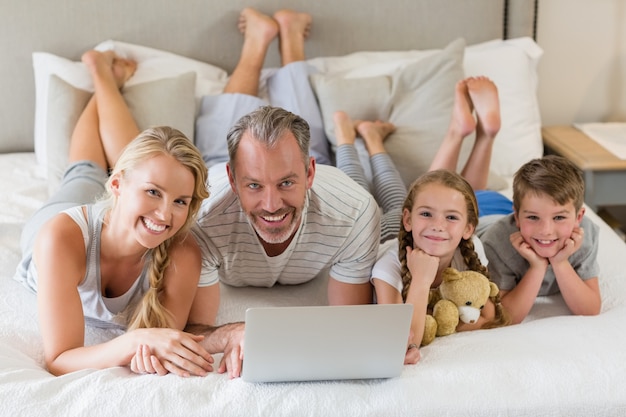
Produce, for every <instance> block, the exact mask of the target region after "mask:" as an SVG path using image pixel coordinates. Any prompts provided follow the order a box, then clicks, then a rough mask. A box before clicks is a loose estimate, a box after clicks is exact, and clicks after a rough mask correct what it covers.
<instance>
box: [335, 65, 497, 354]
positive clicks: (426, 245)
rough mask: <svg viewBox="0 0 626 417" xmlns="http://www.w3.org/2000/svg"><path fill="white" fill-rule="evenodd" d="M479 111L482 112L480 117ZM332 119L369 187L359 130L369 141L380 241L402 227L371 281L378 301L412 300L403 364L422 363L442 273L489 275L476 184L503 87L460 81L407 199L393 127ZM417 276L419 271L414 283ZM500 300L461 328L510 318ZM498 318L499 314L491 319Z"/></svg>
mask: <svg viewBox="0 0 626 417" xmlns="http://www.w3.org/2000/svg"><path fill="white" fill-rule="evenodd" d="M473 113H476V119H474V115H473ZM334 122H335V134H336V138H337V145H338V147H337V166H338V167H339V168H340V169H342V170H343V171H344V172H346V173H347V174H348V175H349V176H351V177H352V178H353V179H354V180H355V181H356V182H357V183H359V184H361V186H363V187H364V188H366V189H367V188H368V185H367V180H366V179H365V175H364V171H363V167H362V166H361V165H360V163H359V161H358V156H357V154H356V150H355V148H354V141H355V138H356V135H357V134H358V135H359V136H360V137H361V138H362V139H363V140H364V142H365V146H366V148H367V151H368V153H369V156H370V164H371V168H372V174H373V191H374V195H375V197H376V200H377V201H378V202H379V204H380V205H381V208H382V210H383V216H382V218H381V242H385V241H387V240H389V239H392V238H394V237H396V236H398V231H399V242H398V244H397V247H395V248H393V247H392V249H390V250H389V251H388V252H386V253H384V254H383V255H382V256H381V258H380V259H379V261H378V262H377V264H376V265H375V266H374V269H373V271H372V284H373V285H374V290H375V295H376V300H377V302H378V303H380V304H385V303H402V302H409V303H411V304H413V305H414V312H413V320H412V323H411V338H410V340H409V345H408V349H407V354H406V358H405V363H407V364H410V363H417V361H418V360H419V358H420V354H419V349H418V347H419V345H420V343H421V340H422V335H423V331H424V323H425V320H426V307H427V302H428V293H429V290H430V288H436V287H437V286H439V284H440V283H441V272H442V271H443V270H444V269H445V268H446V267H448V266H453V267H455V268H457V269H460V270H464V269H473V270H477V271H479V272H482V273H483V274H485V275H487V270H486V268H485V267H484V266H483V264H484V265H486V263H487V261H486V258H485V256H484V251H483V249H482V244H481V243H480V241H479V240H478V239H477V238H475V237H474V236H473V234H474V231H475V229H476V226H477V224H478V206H477V202H476V197H475V195H474V192H473V189H474V190H482V189H484V188H485V187H486V185H487V177H488V174H489V163H490V160H491V153H492V148H493V141H494V139H495V137H496V135H497V133H498V131H499V129H500V109H499V100H498V91H497V88H496V86H495V84H494V83H493V82H492V81H491V80H489V79H488V78H487V77H470V78H467V79H465V80H461V81H459V82H458V83H457V84H456V87H455V97H454V106H453V112H452V117H451V121H450V125H449V127H448V131H447V133H446V135H445V137H444V139H443V141H442V143H441V145H440V147H439V149H438V151H437V154H436V155H435V157H434V158H433V161H432V163H431V166H430V170H429V172H428V173H426V174H425V175H424V176H422V177H420V178H419V179H418V180H417V181H415V182H414V183H413V184H412V186H411V188H410V190H409V193H408V195H406V198H404V196H405V192H406V189H405V188H404V184H403V183H402V179H401V178H400V174H399V173H398V171H397V170H396V168H395V166H394V165H393V162H392V161H391V158H390V157H389V155H388V154H387V153H386V152H385V148H384V145H383V142H384V141H385V140H386V138H387V137H389V135H390V134H391V133H393V132H394V130H395V126H394V125H393V124H391V123H388V122H381V121H356V122H353V121H352V120H351V119H350V118H349V117H348V115H346V114H345V113H344V112H341V111H339V112H336V113H335V115H334ZM474 131H475V132H476V140H475V142H474V146H473V148H472V151H471V153H470V156H469V158H468V160H467V162H466V163H465V166H464V167H463V169H462V171H461V174H462V176H461V175H459V174H455V173H454V172H453V171H454V170H455V169H456V167H457V163H458V159H459V154H460V151H461V145H462V143H463V139H464V138H465V137H466V136H468V135H469V134H470V133H472V132H474ZM464 178H465V179H464ZM466 179H467V180H466ZM490 196H492V194H491V193H489V194H488V195H486V198H488V197H489V198H495V199H496V200H497V201H498V202H500V201H501V199H500V198H499V197H498V196H500V195H499V194H498V195H497V196H494V197H490ZM500 197H502V196H500ZM502 199H504V197H502ZM481 214H484V213H481ZM475 247H476V250H475V249H474V248H475ZM398 248H399V250H398ZM481 260H482V263H481ZM412 276H413V277H415V283H414V284H413V285H411V282H412V278H411V277H412ZM487 276H488V275H487ZM495 304H496V303H493V302H492V303H491V304H489V306H487V307H486V308H485V309H483V318H482V319H481V320H479V322H478V323H476V324H474V325H471V326H470V325H464V324H463V325H460V326H459V328H458V329H457V330H470V329H474V328H481V327H483V325H485V326H487V325H488V326H491V327H493V326H496V325H501V324H504V323H507V321H508V318H507V316H506V315H505V312H504V311H502V309H501V306H500V305H499V302H498V303H497V304H498V308H497V311H496V308H495ZM496 315H497V318H496ZM492 319H495V321H494V322H493V323H491V324H487V322H488V321H490V320H492Z"/></svg>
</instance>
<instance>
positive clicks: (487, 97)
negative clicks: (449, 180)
mask: <svg viewBox="0 0 626 417" xmlns="http://www.w3.org/2000/svg"><path fill="white" fill-rule="evenodd" d="M466 85H467V91H468V93H469V96H470V99H471V100H472V104H473V106H474V111H475V112H476V119H477V123H476V141H475V142H474V147H473V148H472V151H471V153H470V156H469V158H468V160H467V162H466V163H465V166H464V167H463V170H462V171H461V175H463V177H465V179H466V180H467V182H469V183H470V185H471V186H472V188H473V189H474V190H484V189H485V188H487V179H488V177H489V165H490V163H491V154H492V151H493V141H494V139H495V138H496V135H497V134H498V131H499V130H500V101H499V99H498V89H497V87H496V85H495V84H494V83H493V82H492V81H491V80H490V79H489V78H487V77H473V78H469V79H467V80H466Z"/></svg>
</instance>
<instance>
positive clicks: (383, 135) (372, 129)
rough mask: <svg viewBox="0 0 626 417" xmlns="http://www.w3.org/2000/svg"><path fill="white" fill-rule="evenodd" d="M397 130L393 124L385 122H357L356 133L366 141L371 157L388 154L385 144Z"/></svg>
mask: <svg viewBox="0 0 626 417" xmlns="http://www.w3.org/2000/svg"><path fill="white" fill-rule="evenodd" d="M395 130H396V126H395V125H394V124H393V123H390V122H383V121H381V120H376V121H370V120H364V121H357V122H356V131H357V132H358V133H359V135H360V136H361V137H362V138H363V140H364V141H365V146H366V147H367V152H368V153H369V154H370V156H371V155H374V154H377V153H383V152H386V151H385V147H384V146H383V142H384V141H385V139H387V138H388V137H389V135H390V134H391V133H393V132H394V131H395Z"/></svg>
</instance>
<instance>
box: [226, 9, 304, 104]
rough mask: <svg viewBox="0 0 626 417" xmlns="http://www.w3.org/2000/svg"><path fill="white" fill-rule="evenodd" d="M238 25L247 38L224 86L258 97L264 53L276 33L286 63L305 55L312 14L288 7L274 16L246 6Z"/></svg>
mask: <svg viewBox="0 0 626 417" xmlns="http://www.w3.org/2000/svg"><path fill="white" fill-rule="evenodd" d="M238 27H239V30H240V32H241V33H243V36H244V41H243V46H242V48H241V55H240V57H239V62H238V63H237V66H236V67H235V69H234V71H233V73H232V75H231V77H230V79H229V80H228V83H227V84H226V87H224V92H225V93H242V94H248V95H251V96H258V93H259V79H260V77H261V69H262V68H263V63H264V62H265V56H266V55H267V50H268V48H269V46H270V44H271V43H272V42H273V41H274V39H275V38H276V37H277V36H278V39H279V49H280V56H281V63H282V65H283V66H285V65H287V64H290V63H292V62H296V61H303V60H304V58H305V55H304V40H305V39H306V38H307V36H308V35H309V31H310V27H311V16H310V15H309V14H307V13H299V12H294V11H292V10H286V9H285V10H279V11H277V12H276V13H274V16H273V17H271V16H268V15H266V14H263V13H261V12H259V11H257V10H255V9H252V8H250V7H247V8H245V9H243V10H242V11H241V14H240V15H239V23H238Z"/></svg>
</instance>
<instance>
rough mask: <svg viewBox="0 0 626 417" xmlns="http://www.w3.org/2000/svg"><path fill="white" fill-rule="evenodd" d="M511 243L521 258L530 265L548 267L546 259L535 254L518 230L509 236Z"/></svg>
mask: <svg viewBox="0 0 626 417" xmlns="http://www.w3.org/2000/svg"><path fill="white" fill-rule="evenodd" d="M509 240H510V241H511V245H513V247H514V248H515V250H516V251H517V253H519V254H520V255H521V256H522V258H524V259H526V260H527V261H528V263H529V264H530V266H531V267H533V266H534V267H542V268H547V267H548V260H547V259H546V258H543V257H541V256H539V255H537V252H535V250H534V249H533V248H532V247H531V246H530V245H529V244H528V243H526V241H525V240H524V238H523V237H522V234H521V233H520V232H514V233H512V234H511V236H510V237H509Z"/></svg>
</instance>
